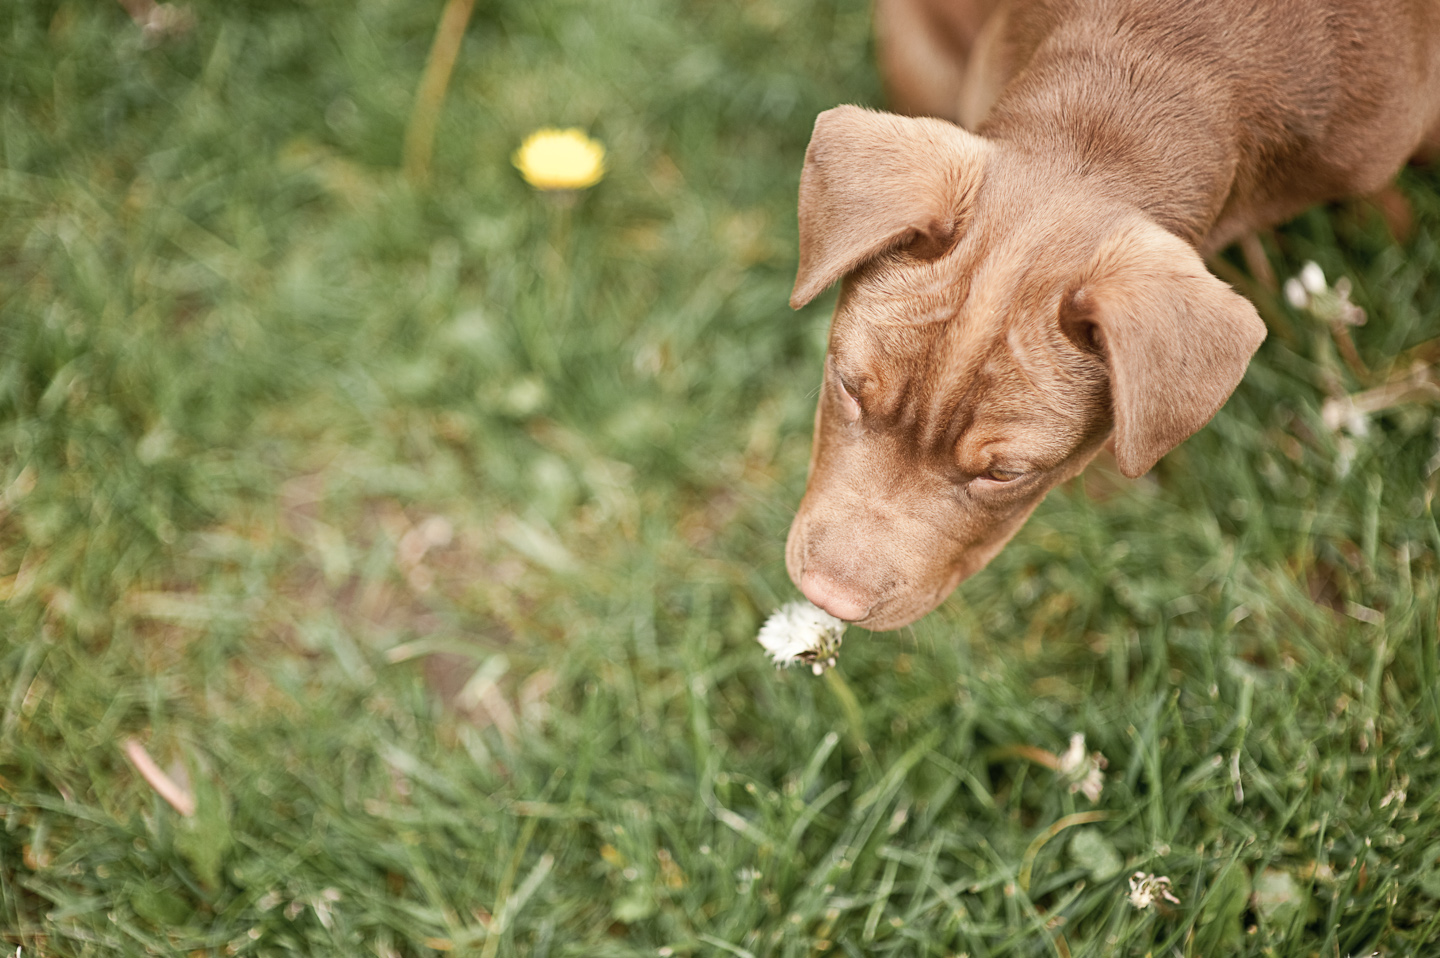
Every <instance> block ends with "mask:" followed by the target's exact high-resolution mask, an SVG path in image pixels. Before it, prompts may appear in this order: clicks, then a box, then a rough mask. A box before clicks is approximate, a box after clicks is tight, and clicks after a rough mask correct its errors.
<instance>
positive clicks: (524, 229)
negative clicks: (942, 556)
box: [0, 0, 1440, 958]
mask: <svg viewBox="0 0 1440 958" xmlns="http://www.w3.org/2000/svg"><path fill="white" fill-rule="evenodd" d="M441 9H442V3H441V2H440V0H429V2H424V3H419V2H413V0H307V2H287V0H247V2H220V0H196V2H194V3H192V4H191V6H190V10H191V12H192V14H193V23H192V25H191V26H190V29H189V30H188V32H185V33H183V35H178V36H172V37H169V38H166V39H162V40H159V41H158V42H157V41H155V40H154V39H153V38H152V39H147V38H146V37H145V36H144V35H143V34H142V32H141V31H140V29H139V28H138V27H136V26H135V25H134V24H133V23H132V22H131V21H130V19H129V17H128V16H127V15H126V13H125V11H124V9H122V7H121V6H120V5H119V4H116V3H110V2H101V0H95V2H82V0H11V2H10V3H8V4H5V5H4V7H3V9H0V90H3V101H0V597H3V599H4V601H3V603H0V952H3V953H4V954H6V955H9V954H12V953H13V954H15V955H18V956H21V958H35V956H72V955H74V956H79V955H217V956H218V955H226V956H231V955H253V956H279V955H290V954H293V955H337V956H357V955H374V956H377V958H390V956H422V955H431V954H437V953H450V954H456V955H477V956H481V958H492V956H521V955H523V956H537V958H538V956H547V955H549V956H582V955H583V956H587V958H588V956H612V955H613V956H632V955H633V956H641V955H644V956H672V955H673V956H691V955H695V956H753V958H761V956H800V955H814V954H829V955H852V956H860V955H864V956H870V955H897V956H952V955H954V956H958V955H968V956H974V958H980V956H990V958H1000V956H1022V955H1023V956H1055V958H1066V956H1077V958H1078V956H1081V955H1088V956H1111V955H1126V956H1128V955H1134V956H1148V955H1153V956H1157V958H1159V956H1205V958H1209V956H1217V955H1274V956H1295V958H1308V956H1325V958H1329V956H1335V958H1340V956H1357V958H1358V956H1361V955H1367V956H1368V955H1371V954H1372V953H1375V952H1379V953H1380V954H1381V955H1384V956H1387V958H1389V956H1402V955H1417V956H1419V955H1434V954H1437V953H1440V825H1437V823H1440V748H1437V745H1440V667H1437V612H1436V609H1437V601H1440V597H1437V591H1440V586H1437V582H1440V530H1437V524H1436V516H1435V505H1434V502H1433V499H1434V494H1435V491H1436V486H1437V475H1440V474H1437V472H1436V469H1437V466H1440V458H1437V446H1440V431H1437V426H1440V420H1437V417H1436V402H1435V399H1434V396H1435V394H1436V387H1435V386H1434V385H1425V384H1426V383H1433V381H1434V369H1435V366H1434V364H1435V363H1436V362H1440V341H1437V337H1440V320H1437V317H1440V175H1437V174H1436V173H1434V172H1426V171H1407V172H1406V173H1405V174H1404V175H1403V177H1402V179H1401V188H1402V190H1403V192H1404V193H1405V195H1406V196H1407V197H1408V198H1409V201H1410V203H1411V206H1412V208H1413V212H1414V217H1415V228H1414V231H1413V234H1412V235H1411V236H1409V237H1408V238H1407V239H1405V241H1404V242H1396V241H1395V240H1393V239H1392V238H1391V237H1390V234H1389V233H1388V231H1387V230H1386V228H1385V226H1384V224H1383V221H1382V220H1381V219H1380V217H1379V216H1378V215H1377V214H1376V213H1374V212H1373V211H1372V210H1370V209H1368V208H1366V207H1362V206H1359V205H1353V206H1352V205H1346V206H1338V207H1335V208H1331V209H1319V210H1314V211H1311V212H1310V213H1308V214H1306V215H1305V216H1304V217H1302V218H1301V219H1300V220H1299V221H1297V222H1296V223H1293V224H1291V225H1290V226H1288V227H1286V228H1285V229H1283V230H1281V231H1279V232H1278V233H1277V234H1276V235H1275V236H1273V237H1267V238H1266V240H1265V242H1266V244H1267V249H1268V251H1269V253H1270V257H1271V261H1272V263H1273V264H1274V266H1275V269H1276V271H1277V272H1278V273H1279V275H1280V276H1281V278H1282V279H1283V278H1284V277H1287V276H1292V275H1294V274H1296V273H1298V272H1299V270H1300V268H1301V266H1302V264H1304V263H1305V262H1307V261H1311V260H1313V261H1316V262H1318V263H1319V264H1320V265H1321V266H1322V267H1323V268H1324V270H1325V272H1326V273H1327V274H1328V275H1329V276H1330V277H1331V279H1332V280H1334V279H1335V278H1338V277H1341V276H1344V277H1348V278H1349V279H1350V280H1351V282H1353V285H1354V293H1353V296H1354V299H1355V301H1356V302H1357V303H1359V304H1360V305H1361V306H1363V307H1364V308H1365V310H1366V311H1367V312H1368V314H1369V321H1368V322H1367V323H1366V324H1365V325H1363V326H1359V327H1355V328H1353V329H1350V330H1348V331H1346V332H1345V333H1344V334H1337V333H1336V332H1335V331H1334V330H1332V328H1331V327H1330V326H1329V325H1328V324H1327V323H1326V322H1324V321H1323V320H1322V319H1320V318H1317V317H1316V316H1315V315H1312V313H1311V312H1309V311H1306V310H1303V309H1297V308H1296V307H1294V306H1292V305H1290V304H1289V303H1287V302H1286V301H1285V299H1284V298H1283V297H1280V296H1275V295H1273V294H1263V293H1262V294H1259V299H1260V302H1261V305H1262V311H1263V313H1264V315H1265V316H1266V318H1267V321H1268V322H1269V323H1270V326H1271V336H1270V338H1269V340H1268V341H1267V342H1266V343H1265V345H1264V346H1263V347H1262V349H1261V350H1260V353H1259V355H1258V356H1257V358H1256V360H1255V362H1254V364H1253V365H1252V367H1251V369H1250V371H1249V373H1248V375H1247V376H1246V378H1245V381H1244V383H1243V384H1242V385H1241V387H1240V388H1239V390H1238V391H1237V392H1236V394H1235V396H1234V397H1233V398H1232V399H1231V400H1230V402H1229V404H1228V405H1227V406H1226V407H1225V408H1224V410H1222V412H1221V413H1220V415H1219V416H1218V417H1217V418H1216V419H1215V421H1214V422H1213V423H1212V424H1211V425H1209V426H1208V427H1207V428H1206V429H1205V430H1203V431H1202V432H1201V433H1200V434H1199V435H1197V436H1196V437H1194V438H1193V439H1191V440H1189V441H1188V442H1186V443H1185V444H1184V445H1182V446H1181V447H1180V448H1179V449H1178V450H1176V451H1175V452H1173V453H1171V454H1170V455H1169V456H1167V457H1166V458H1165V460H1163V461H1162V462H1161V464H1160V465H1159V467H1157V469H1156V470H1155V471H1154V473H1153V474H1152V475H1151V476H1149V477H1146V478H1145V479H1143V480H1141V481H1137V482H1124V481H1110V480H1109V479H1108V478H1107V476H1106V475H1105V474H1104V473H1103V471H1101V470H1096V471H1094V473H1093V474H1092V475H1090V476H1089V477H1088V478H1086V479H1084V480H1082V481H1077V482H1076V483H1075V484H1073V485H1072V486H1070V487H1067V488H1064V489H1061V490H1059V491H1057V492H1056V493H1054V494H1052V495H1051V496H1050V498H1049V499H1048V500H1047V501H1046V502H1045V503H1044V504H1043V505H1042V507H1041V508H1040V510H1039V511H1038V512H1037V513H1036V515H1035V516H1034V517H1033V518H1032V519H1031V520H1030V522H1029V524H1028V525H1027V526H1026V527H1025V528H1024V530H1022V532H1021V533H1020V535H1019V536H1018V537H1017V538H1016V540H1015V541H1014V542H1013V543H1012V544H1011V545H1010V546H1009V547H1008V548H1007V549H1006V550H1005V552H1004V553H1002V555H1001V556H1000V557H999V558H998V559H996V560H995V561H994V562H993V563H992V565H991V566H990V567H989V568H988V569H986V570H985V571H984V572H983V573H981V574H980V575H978V576H976V577H975V578H974V579H972V580H970V581H968V582H967V583H965V584H964V585H963V586H962V587H961V588H960V590H959V591H958V592H957V593H956V594H955V596H954V597H953V598H952V599H951V600H950V601H949V602H948V603H947V604H946V605H945V606H943V607H942V608H941V609H940V610H938V611H937V612H935V613H933V614H931V615H930V616H928V617H926V618H925V619H924V620H922V621H921V622H919V623H918V624H916V625H915V626H914V627H912V628H909V629H906V630H904V631H903V632H900V633H894V634H879V635H871V634H869V633H864V632H860V631H859V630H852V632H851V634H850V635H849V637H848V639H847V642H846V645H845V650H844V654H843V655H842V657H841V659H840V667H839V668H838V670H836V671H834V672H831V673H828V674H827V675H826V676H825V677H824V678H819V679H817V678H815V677H813V676H812V675H810V673H809V672H808V671H804V670H796V671H790V672H776V671H775V670H774V669H773V668H771V667H770V666H769V665H768V664H767V661H766V659H765V657H764V655H763V653H762V651H761V650H760V648H759V646H757V645H756V644H755V642H754V641H753V638H754V634H755V631H756V629H757V627H758V626H759V624H760V622H761V621H762V620H763V619H764V617H765V616H766V615H767V614H768V613H769V612H770V610H772V609H773V608H774V607H775V606H776V605H777V604H778V603H780V602H783V601H787V600H789V599H791V598H793V597H794V590H793V588H792V587H791V586H790V584H789V582H788V580H787V578H786V575H785V570H784V566H783V560H782V551H783V549H782V547H783V541H784V535H785V531H786V528H787V526H788V522H789V518H790V516H791V514H792V512H793V509H794V506H795V504H796V503H797V502H798V501H799V496H800V493H801V491H802V489H803V485H804V474H805V467H806V462H807V457H808V454H809V432H810V422H811V416H812V413H813V408H814V401H815V390H816V387H817V386H818V384H819V379H820V369H821V362H822V356H823V348H824V336H825V331H826V326H827V322H828V314H829V309H830V307H831V306H832V305H833V296H830V297H825V298H823V299H822V301H820V302H818V303H816V304H815V305H813V306H812V307H810V308H807V309H805V310H803V311H801V312H799V313H792V312H791V311H790V310H789V309H788V307H787V306H786V299H787V296H788V293H789V288H790V284H791V282H792V280H793V275H794V267H795V257H796V237H795V222H794V216H795V189H796V184H797V182H798V177H799V171H800V164H801V159H802V157H803V153H804V148H805V144H806V141H807V139H808V136H809V131H810V126H811V124H812V123H813V120H814V116H815V114H816V113H817V112H818V111H819V110H822V109H825V108H827V107H829V106H832V105H834V104H836V103H840V102H860V103H867V104H873V105H880V104H881V103H882V98H881V95H880V91H879V84H878V80H877V78H876V75H875V71H874V68H873V65H872V51H871V45H870V40H869V33H870V28H869V12H868V7H867V3H866V2H864V0H743V2H728V3H721V2H713V0H626V2H602V0H548V2H546V3H531V2H528V0H481V2H479V3H478V4H477V5H476V9H475V11H474V15H473V18H472V20H471V22H470V24H469V28H468V30H467V31H466V33H465V35H464V42H463V44H462V45H461V47H460V50H459V56H458V60H457V62H456V65H455V70H454V74H453V76H452V78H451V80H450V83H449V90H448V95H447V97H446V99H445V101H444V107H443V110H442V111H441V112H440V114H439V116H438V123H437V126H436V132H435V138H434V153H433V157H432V159H431V160H430V163H429V167H428V176H426V177H424V178H422V177H420V176H418V175H412V176H408V177H407V176H406V175H405V174H404V173H403V172H402V165H403V159H404V157H403V155H402V149H403V142H404V139H405V131H406V127H407V123H408V121H409V119H410V117H411V113H412V107H413V105H414V103H415V96H416V90H417V88H418V86H419V84H420V78H421V75H422V73H423V72H424V69H425V65H426V62H427V58H428V57H429V55H430V50H431V44H432V40H433V38H434V37H435V34H436V24H437V23H438V22H439V19H440V13H441ZM555 125H558V126H578V127H580V128H582V129H584V130H585V131H587V132H588V133H590V134H591V135H592V136H595V137H597V138H598V139H600V140H601V141H603V142H604V144H605V146H606V148H607V150H608V174H607V176H606V177H605V179H604V180H603V181H602V182H601V183H599V184H598V185H597V186H595V187H594V188H593V189H591V190H588V191H586V192H585V193H584V194H583V195H580V196H578V197H577V198H575V199H574V201H573V202H566V201H564V200H561V199H558V198H556V197H555V196H553V195H550V194H543V193H540V192H537V191H535V190H533V189H531V188H530V187H528V186H527V185H526V184H525V183H524V182H523V181H522V180H521V179H520V177H519V175H518V174H517V172H516V170H515V169H514V167H513V166H512V164H511V155H512V153H513V152H514V151H515V149H516V148H517V147H518V145H519V144H520V142H521V141H522V140H523V139H524V137H525V136H526V135H527V134H528V133H529V132H531V131H532V130H534V129H536V128H538V127H542V126H555ZM1235 262H1237V263H1238V262H1239V261H1238V259H1237V260H1236V261H1235ZM1229 269H1230V270H1231V271H1233V272H1234V274H1235V275H1234V277H1232V278H1235V279H1236V281H1237V282H1241V281H1243V280H1244V274H1243V272H1242V271H1240V270H1239V269H1238V268H1237V267H1235V266H1231V267H1230V268H1229ZM1411 380H1413V381H1414V382H1415V383H1418V385H1415V386H1413V387H1412V388H1407V387H1405V386H1404V385H1403V384H1404V383H1405V382H1407V381H1411ZM1347 396H1358V397H1360V398H1359V399H1357V400H1355V402H1356V403H1357V404H1358V405H1359V406H1362V407H1364V408H1365V409H1366V410H1367V411H1365V412H1358V413H1355V414H1353V415H1350V416H1348V417H1347V416H1343V415H1340V416H1337V415H1335V414H1334V413H1335V410H1337V409H1343V406H1342V405H1341V404H1343V403H1344V402H1345V401H1346V397H1347ZM1327 403H1328V404H1329V405H1328V407H1327ZM1327 409H1328V410H1329V411H1330V414H1329V415H1327V414H1326V410H1327ZM1076 735H1083V736H1084V744H1083V746H1081V745H1080V743H1079V742H1078V741H1076V742H1075V744H1076V746H1077V750H1076V751H1075V752H1074V753H1072V754H1071V755H1070V756H1069V757H1071V758H1078V759H1081V761H1080V769H1079V770H1078V771H1075V772H1067V771H1066V770H1065V769H1063V768H1057V766H1059V765H1061V764H1062V762H1061V760H1062V759H1063V758H1065V757H1067V756H1066V753H1067V750H1068V749H1070V747H1071V744H1072V740H1073V736H1076ZM139 749H143V750H144V753H145V754H148V755H149V756H152V757H153V759H154V760H155V762H156V763H158V765H159V767H160V768H161V769H163V770H165V771H166V772H167V773H168V775H169V776H170V778H171V779H173V780H175V781H176V782H177V783H178V787H179V788H180V790H181V792H182V795H181V796H180V797H181V798H182V799H185V798H188V799H190V800H191V801H192V802H193V806H192V807H188V808H185V810H186V811H187V812H189V814H181V812H180V811H177V809H176V807H175V805H174V804H172V803H171V802H169V801H167V800H166V799H164V798H162V797H161V796H160V794H158V793H157V790H156V789H155V788H154V787H152V785H151V784H150V783H149V782H147V780H146V778H144V777H142V775H141V774H140V772H139V771H138V770H137V765H136V764H135V763H134V762H133V761H132V759H131V757H129V756H131V755H138V754H139V751H138V750H139ZM127 750H128V751H127ZM1093 752H1099V753H1100V754H1101V755H1102V756H1103V758H1104V760H1105V763H1106V767H1105V768H1104V769H1103V776H1104V777H1103V791H1101V792H1100V794H1099V795H1098V797H1096V799H1095V800H1093V801H1092V800H1091V798H1090V797H1088V796H1087V795H1086V794H1085V793H1084V791H1081V790H1077V789H1076V788H1075V787H1074V786H1076V785H1078V784H1079V782H1078V781H1077V779H1078V778H1079V777H1080V775H1082V774H1083V773H1084V771H1085V770H1086V769H1087V768H1088V767H1089V765H1088V764H1087V763H1088V762H1090V761H1091V760H1092V759H1091V758H1090V757H1089V753H1093ZM1067 768H1068V766H1067ZM152 777H153V776H152ZM178 804H179V805H180V806H182V807H184V806H185V802H184V801H183V800H182V801H179V802H178ZM1137 875H1139V876H1144V877H1143V878H1141V879H1137ZM1162 877H1163V878H1165V879H1168V886H1166V885H1163V884H1162V885H1159V887H1157V884H1156V883H1158V882H1159V879H1160V878H1162ZM1152 879H1153V880H1152ZM1132 881H1134V882H1136V884H1141V883H1142V882H1143V884H1144V886H1145V887H1140V888H1137V889H1135V890H1134V891H1133V892H1132ZM1167 887H1168V897H1167V895H1166V894H1165V893H1163V892H1164V889H1165V888H1167ZM1147 889H1149V890H1150V892H1151V894H1149V895H1148V896H1147V894H1146V891H1147ZM1147 897H1148V898H1150V899H1151V900H1150V901H1149V903H1148V904H1146V899H1147ZM1141 905H1143V906H1144V907H1140V906H1141Z"/></svg>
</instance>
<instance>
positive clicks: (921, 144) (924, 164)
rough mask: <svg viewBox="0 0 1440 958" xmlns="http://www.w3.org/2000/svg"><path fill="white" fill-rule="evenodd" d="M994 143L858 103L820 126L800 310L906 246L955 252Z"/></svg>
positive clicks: (813, 151) (803, 177) (804, 203)
mask: <svg viewBox="0 0 1440 958" xmlns="http://www.w3.org/2000/svg"><path fill="white" fill-rule="evenodd" d="M988 146H989V145H988V144H987V143H986V142H985V141H984V140H983V139H981V138H980V137H978V136H976V135H975V134H973V133H968V132H966V131H965V130H962V129H961V128H960V127H958V126H956V125H954V124H953V123H947V122H945V121H943V120H932V119H924V118H914V117H905V116H896V115H894V114H892V113H877V112H875V111H873V110H864V109H861V108H860V107H855V106H840V107H836V108H835V109H833V110H826V111H825V112H824V113H822V114H820V116H819V117H818V118H816V120H815V132H814V133H813V134H812V135H811V137H810V148H809V149H807V150H806V151H805V169H804V171H803V172H802V173H801V174H800V268H799V270H798V272H797V273H796V276H795V289H794V291H793V292H792V293H791V294H790V305H791V306H792V307H794V308H795V309H799V308H800V307H801V306H804V305H805V304H806V303H808V302H810V301H811V300H812V299H814V298H815V297H816V296H818V295H820V293H821V291H823V290H824V289H825V287H827V286H829V285H830V284H831V283H833V282H835V281H836V280H838V279H839V278H840V277H842V276H844V275H845V274H846V273H849V272H850V271H851V270H854V269H856V268H857V267H859V266H860V265H861V264H862V263H864V262H866V261H867V260H870V259H873V258H874V257H876V256H878V255H880V254H881V253H883V252H885V251H887V250H890V249H894V248H895V247H898V246H901V245H905V244H916V247H917V249H918V250H919V251H920V252H921V255H925V256H938V255H940V254H941V253H943V252H945V251H946V250H948V249H950V247H951V246H952V245H954V243H955V241H956V240H957V239H959V233H960V228H961V224H962V221H963V219H964V214H965V211H966V210H967V209H968V208H969V206H970V204H971V202H972V201H973V199H974V196H975V192H976V190H978V189H979V187H980V181H981V178H982V177H983V175H984V167H985V156H986V152H987V150H988Z"/></svg>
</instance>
